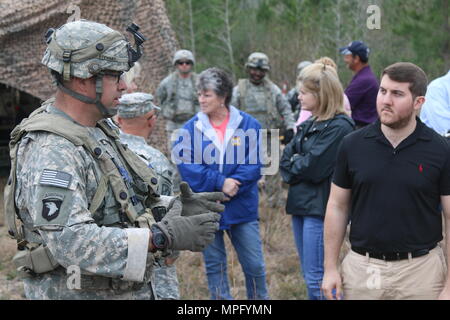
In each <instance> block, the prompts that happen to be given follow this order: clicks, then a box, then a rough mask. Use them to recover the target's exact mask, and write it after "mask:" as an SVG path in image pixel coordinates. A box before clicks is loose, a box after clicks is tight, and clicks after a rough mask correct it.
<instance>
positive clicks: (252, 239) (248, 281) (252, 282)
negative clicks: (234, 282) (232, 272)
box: [203, 221, 269, 300]
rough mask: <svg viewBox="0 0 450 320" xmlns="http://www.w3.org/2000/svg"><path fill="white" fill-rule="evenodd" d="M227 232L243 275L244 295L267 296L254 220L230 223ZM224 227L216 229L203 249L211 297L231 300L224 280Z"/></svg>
mask: <svg viewBox="0 0 450 320" xmlns="http://www.w3.org/2000/svg"><path fill="white" fill-rule="evenodd" d="M227 234H228V236H229V237H230V240H231V243H232V245H233V247H234V249H235V250H236V253H237V256H238V259H239V262H240V264H241V267H242V271H243V272H244V275H245V286H246V289H247V298H248V299H251V300H265V299H269V294H268V293H267V287H266V267H265V264H264V257H263V252H262V243H261V237H260V235H259V223H258V221H251V222H246V223H240V224H236V225H232V226H231V228H230V229H229V230H227ZM223 235H224V230H219V231H217V232H216V237H215V238H214V241H213V242H212V243H211V244H210V245H209V246H208V247H207V248H206V249H205V250H204V251H203V258H204V261H205V267H206V275H207V277H208V288H209V292H210V294H211V299H213V300H232V299H233V298H232V297H231V294H230V286H229V284H228V273H227V254H226V251H225V243H224V239H223Z"/></svg>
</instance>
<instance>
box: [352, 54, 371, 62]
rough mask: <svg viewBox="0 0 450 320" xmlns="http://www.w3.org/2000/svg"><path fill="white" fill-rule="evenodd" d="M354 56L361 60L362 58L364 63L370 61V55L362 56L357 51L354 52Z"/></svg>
mask: <svg viewBox="0 0 450 320" xmlns="http://www.w3.org/2000/svg"><path fill="white" fill-rule="evenodd" d="M352 56H353V58H355V57H356V56H358V57H359V60H361V62H362V63H367V62H369V57H361V55H359V54H357V53H352Z"/></svg>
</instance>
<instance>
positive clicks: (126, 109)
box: [117, 92, 161, 119]
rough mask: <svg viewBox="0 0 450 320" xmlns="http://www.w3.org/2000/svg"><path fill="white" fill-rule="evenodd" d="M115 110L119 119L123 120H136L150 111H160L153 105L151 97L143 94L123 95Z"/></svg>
mask: <svg viewBox="0 0 450 320" xmlns="http://www.w3.org/2000/svg"><path fill="white" fill-rule="evenodd" d="M117 108H118V113H117V114H118V116H119V118H124V119H131V118H137V117H140V116H142V115H144V114H146V113H148V112H150V111H152V110H157V111H159V110H161V109H160V108H159V107H157V106H155V105H154V104H153V96H152V95H151V94H148V93H143V92H133V93H128V94H124V95H123V96H122V98H120V99H119V104H118V105H117Z"/></svg>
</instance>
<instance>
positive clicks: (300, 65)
mask: <svg viewBox="0 0 450 320" xmlns="http://www.w3.org/2000/svg"><path fill="white" fill-rule="evenodd" d="M310 64H312V62H311V61H307V60H306V61H301V62H299V63H298V65H297V74H300V72H302V70H303V69H305V68H306V67H307V66H309V65H310Z"/></svg>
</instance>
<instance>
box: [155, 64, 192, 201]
mask: <svg viewBox="0 0 450 320" xmlns="http://www.w3.org/2000/svg"><path fill="white" fill-rule="evenodd" d="M196 79H197V74H196V73H193V72H192V73H191V74H190V76H189V77H188V78H181V77H180V75H179V74H178V72H173V73H171V74H170V75H168V76H167V77H166V78H164V79H163V81H161V83H160V84H159V86H158V89H157V90H156V97H157V98H158V101H159V106H160V107H161V114H162V116H163V117H164V119H165V120H166V135H167V148H168V150H169V151H170V150H172V143H173V142H172V140H171V139H172V133H173V132H174V131H175V130H177V129H180V128H181V127H182V126H183V125H184V123H185V122H186V121H188V120H189V119H191V118H192V117H193V116H194V115H195V114H196V113H197V112H198V111H199V110H200V106H199V102H198V97H197V89H196V87H195V86H196V84H195V83H196ZM172 182H173V188H174V191H175V192H176V193H178V192H179V188H180V182H181V176H180V174H179V172H178V169H177V168H176V166H175V165H174V171H173V178H172Z"/></svg>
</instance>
